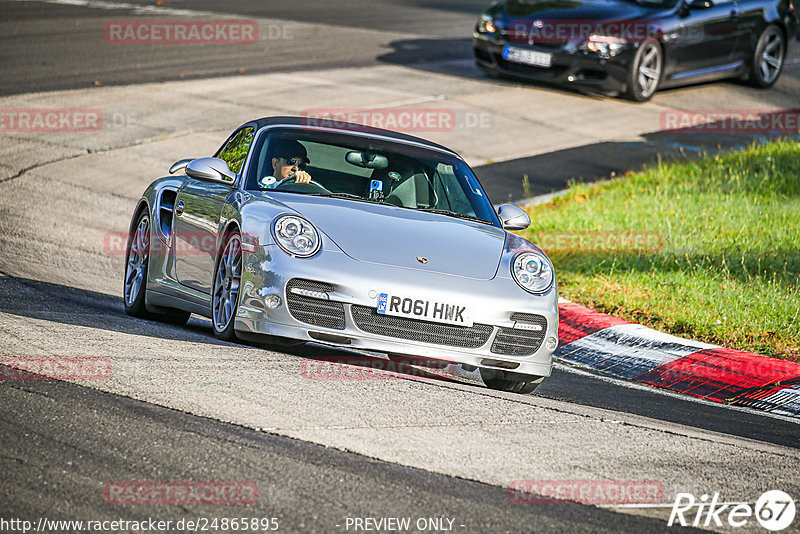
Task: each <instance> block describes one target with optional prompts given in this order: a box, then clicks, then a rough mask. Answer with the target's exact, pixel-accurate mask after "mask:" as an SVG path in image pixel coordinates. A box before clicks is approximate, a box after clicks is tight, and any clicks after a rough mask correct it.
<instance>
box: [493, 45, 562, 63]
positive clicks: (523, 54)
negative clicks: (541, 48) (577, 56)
mask: <svg viewBox="0 0 800 534" xmlns="http://www.w3.org/2000/svg"><path fill="white" fill-rule="evenodd" d="M503 59H505V60H508V61H513V62H514V63H525V64H526V65H533V66H535V67H550V65H552V64H553V54H548V53H547V52H537V51H535V50H525V49H524V48H515V47H513V46H505V47H503Z"/></svg>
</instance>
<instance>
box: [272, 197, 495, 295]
mask: <svg viewBox="0 0 800 534" xmlns="http://www.w3.org/2000/svg"><path fill="white" fill-rule="evenodd" d="M274 198H278V199H279V200H280V202H282V203H283V204H285V205H286V206H287V207H289V208H291V209H293V210H294V211H296V212H297V213H299V214H300V215H302V216H303V217H305V218H306V219H308V220H309V221H310V222H311V223H312V224H313V225H314V226H315V227H316V228H317V230H319V231H320V232H322V233H324V234H325V235H326V236H327V237H328V238H330V239H331V240H332V241H333V242H334V243H336V245H337V246H338V247H339V248H340V249H341V250H342V251H343V252H344V253H345V254H347V255H348V256H350V257H351V258H353V259H355V260H358V261H362V262H368V263H375V264H380V265H390V266H393V267H403V268H408V269H416V270H422V271H431V272H438V273H442V274H448V275H454V276H463V277H467V278H473V279H478V280H489V279H492V278H494V276H495V274H496V273H497V266H498V264H499V263H500V258H501V256H502V254H503V250H504V247H505V240H506V232H505V230H503V229H501V228H498V227H496V226H491V225H488V224H483V223H478V222H473V221H468V220H464V219H457V218H454V217H449V216H446V215H437V214H434V213H425V212H421V211H415V210H410V209H406V208H398V207H395V206H390V205H386V204H372V203H368V202H359V201H353V200H343V199H337V198H325V197H313V196H306V195H297V194H291V193H288V194H282V195H280V197H278V196H277V195H275V197H274ZM418 257H419V258H424V259H425V260H427V262H424V263H423V262H420V261H419V260H418V259H417V258H418Z"/></svg>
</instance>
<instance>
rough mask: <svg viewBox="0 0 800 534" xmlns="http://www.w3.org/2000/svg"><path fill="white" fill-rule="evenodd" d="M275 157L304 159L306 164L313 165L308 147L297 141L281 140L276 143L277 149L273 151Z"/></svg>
mask: <svg viewBox="0 0 800 534" xmlns="http://www.w3.org/2000/svg"><path fill="white" fill-rule="evenodd" d="M272 154H273V157H276V158H277V157H281V158H287V159H288V158H303V161H305V162H306V163H311V161H310V160H309V159H308V152H306V147H304V146H303V145H302V144H300V143H299V142H297V141H293V140H291V139H281V140H279V141H277V142H276V143H275V149H274V150H273V151H272Z"/></svg>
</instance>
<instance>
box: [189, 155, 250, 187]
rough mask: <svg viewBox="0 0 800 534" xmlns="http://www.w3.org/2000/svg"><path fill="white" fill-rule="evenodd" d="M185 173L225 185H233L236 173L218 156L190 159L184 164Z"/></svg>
mask: <svg viewBox="0 0 800 534" xmlns="http://www.w3.org/2000/svg"><path fill="white" fill-rule="evenodd" d="M179 163H180V162H179ZM176 165H177V164H176ZM186 175H187V176H191V177H192V178H196V179H198V180H206V181H209V182H217V183H221V184H226V185H233V181H234V180H235V179H236V174H234V172H233V171H231V170H230V169H229V168H228V164H227V163H225V161H224V160H221V159H219V158H199V159H194V160H192V161H190V162H189V163H188V164H187V165H186Z"/></svg>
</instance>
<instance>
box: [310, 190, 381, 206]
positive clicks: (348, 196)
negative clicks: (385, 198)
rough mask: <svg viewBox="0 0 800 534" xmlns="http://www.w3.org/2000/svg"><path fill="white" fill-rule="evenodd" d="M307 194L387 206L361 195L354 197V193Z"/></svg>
mask: <svg viewBox="0 0 800 534" xmlns="http://www.w3.org/2000/svg"><path fill="white" fill-rule="evenodd" d="M306 194H307V195H308V196H310V197H330V198H346V199H348V200H360V201H361V202H372V203H373V204H385V203H384V202H381V201H380V200H373V199H371V198H364V197H362V196H360V195H354V194H352V193H306Z"/></svg>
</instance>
